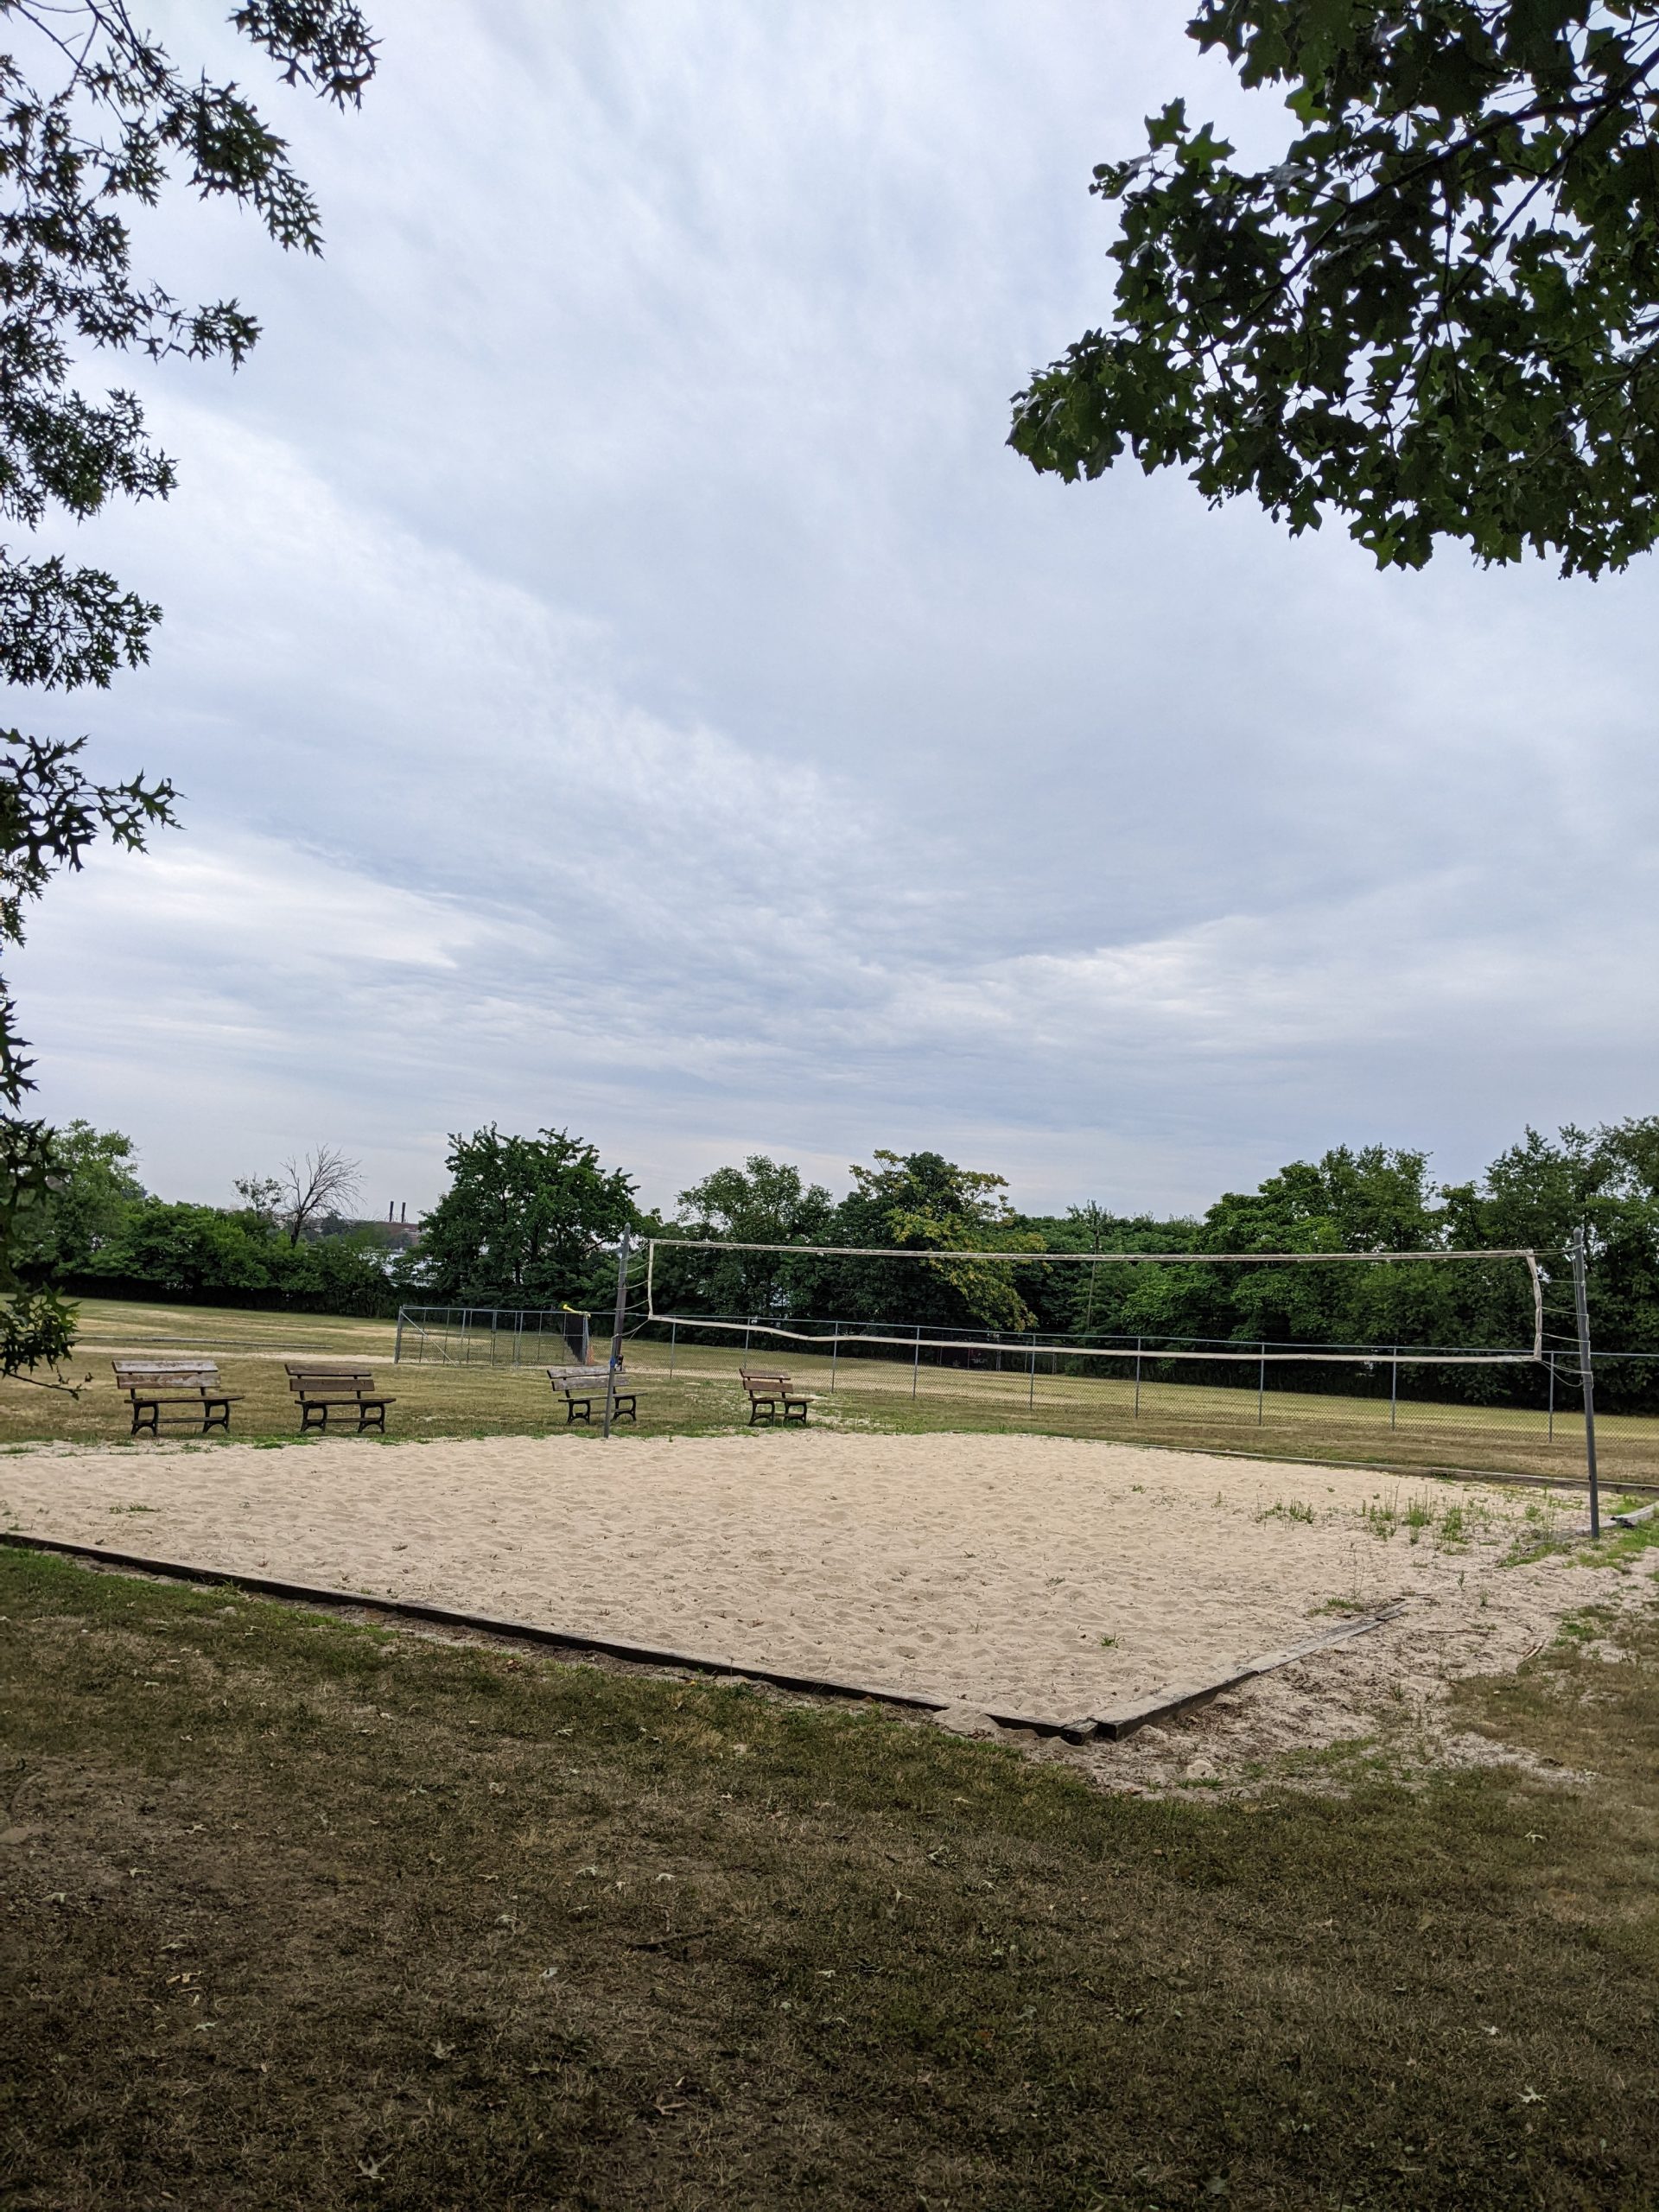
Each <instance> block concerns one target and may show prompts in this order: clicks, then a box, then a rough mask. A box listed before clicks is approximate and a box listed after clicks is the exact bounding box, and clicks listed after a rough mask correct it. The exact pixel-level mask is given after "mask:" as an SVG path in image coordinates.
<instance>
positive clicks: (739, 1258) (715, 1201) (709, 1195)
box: [658, 1152, 835, 1315]
mask: <svg viewBox="0 0 1659 2212" xmlns="http://www.w3.org/2000/svg"><path fill="white" fill-rule="evenodd" d="M834 1211H835V1201H834V1200H833V1199H832V1198H831V1197H830V1196H829V1192H828V1191H826V1190H825V1189H824V1188H823V1185H822V1184H819V1183H808V1182H806V1181H805V1180H804V1178H803V1177H802V1174H801V1171H800V1169H799V1168H798V1167H795V1166H791V1165H790V1163H789V1162H788V1161H787V1160H769V1159H768V1158H767V1157H766V1154H765V1153H761V1152H752V1153H751V1154H749V1156H748V1158H747V1160H745V1161H744V1163H743V1165H742V1166H741V1167H716V1168H715V1171H714V1173H712V1174H710V1175H705V1176H704V1177H703V1178H702V1181H701V1182H699V1183H694V1184H693V1185H691V1187H690V1190H688V1191H682V1192H680V1198H679V1210H678V1215H677V1226H678V1227H679V1228H680V1229H681V1230H683V1233H684V1234H685V1235H686V1236H689V1237H700V1236H721V1237H729V1238H730V1239H732V1241H733V1242H734V1243H743V1244H813V1243H820V1242H822V1240H823V1237H824V1236H827V1235H828V1233H829V1224H830V1220H831V1217H833V1215H834ZM664 1262H666V1268H665V1270H664V1274H665V1287H667V1288H668V1289H669V1291H670V1294H671V1295H672V1296H673V1298H674V1299H675V1300H677V1301H678V1300H685V1299H690V1300H695V1301H696V1306H697V1308H698V1310H699V1311H701V1312H704V1313H752V1314H756V1315H760V1314H765V1313H786V1312H787V1311H788V1310H789V1306H790V1303H791V1300H790V1288H791V1274H790V1263H789V1262H787V1261H786V1260H785V1259H784V1258H783V1257H782V1256H781V1255H778V1254H775V1253H770V1252H731V1253H723V1252H690V1251H688V1252H683V1253H677V1252H673V1251H668V1252H659V1253H658V1266H659V1267H663V1266H664Z"/></svg>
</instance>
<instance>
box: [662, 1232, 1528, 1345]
mask: <svg viewBox="0 0 1659 2212" xmlns="http://www.w3.org/2000/svg"><path fill="white" fill-rule="evenodd" d="M659 1243H661V1244H664V1245H666V1246H667V1248H668V1249H669V1250H670V1251H671V1252H772V1253H778V1254H780V1255H789V1256H791V1257H793V1258H795V1259H798V1260H812V1259H818V1260H919V1261H925V1262H931V1263H932V1265H933V1266H934V1267H936V1268H948V1267H951V1266H956V1265H961V1264H963V1263H964V1262H969V1261H987V1260H989V1261H995V1262H997V1263H998V1264H999V1265H1001V1266H1003V1267H1020V1266H1027V1267H1030V1266H1044V1267H1053V1266H1062V1267H1065V1266H1070V1267H1083V1268H1104V1267H1129V1268H1143V1267H1158V1266H1164V1267H1229V1268H1241V1267H1242V1268H1284V1267H1336V1266H1341V1265H1344V1264H1346V1265H1348V1266H1354V1265H1356V1264H1357V1265H1369V1266H1371V1267H1401V1266H1407V1265H1416V1264H1418V1263H1420V1262H1429V1263H1431V1264H1433V1263H1441V1264H1443V1263H1445V1262H1451V1261H1458V1260H1465V1261H1466V1260H1520V1261H1522V1262H1524V1263H1525V1266H1526V1269H1527V1274H1528V1276H1529V1280H1530V1281H1531V1284H1532V1349H1531V1351H1458V1352H1416V1353H1413V1352H1410V1351H1407V1350H1406V1348H1405V1347H1404V1346H1383V1345H1378V1346H1376V1347H1375V1348H1374V1349H1370V1350H1364V1351H1327V1350H1325V1348H1324V1347H1323V1346H1320V1345H1317V1344H1310V1345H1308V1346H1307V1347H1306V1350H1298V1351H1263V1350H1262V1347H1261V1346H1260V1345H1255V1344H1251V1345H1246V1344H1241V1345H1240V1347H1239V1349H1238V1350H1237V1351H1227V1350H1225V1349H1224V1348H1218V1349H1216V1350H1212V1351H1150V1350H1149V1351H1147V1352H1145V1354H1144V1355H1143V1356H1144V1357H1147V1358H1150V1359H1195V1360H1227V1359H1234V1360H1249V1361H1251V1362H1252V1363H1258V1362H1260V1361H1262V1360H1266V1361H1267V1363H1268V1364H1269V1365H1272V1364H1274V1363H1278V1362H1286V1363H1288V1362H1292V1361H1295V1362H1306V1361H1307V1360H1310V1359H1329V1360H1344V1361H1347V1362H1349V1363H1352V1364H1355V1365H1360V1364H1364V1365H1374V1364H1375V1363H1376V1362H1377V1361H1379V1360H1381V1361H1383V1362H1384V1363H1386V1362H1388V1361H1389V1360H1394V1361H1395V1362H1400V1361H1402V1356H1403V1363H1405V1364H1408V1365H1411V1366H1428V1365H1433V1366H1435V1367H1490V1366H1505V1365H1507V1366H1515V1365H1517V1364H1519V1363H1537V1362H1541V1361H1542V1359H1543V1357H1544V1283H1543V1277H1542V1275H1541V1274H1540V1273H1539V1269H1538V1255H1537V1253H1536V1252H1535V1250H1533V1249H1531V1248H1530V1247H1528V1246H1516V1247H1513V1248H1510V1247H1506V1248H1503V1249H1486V1250H1484V1251H1472V1252H1463V1251H1455V1252H1453V1251H1428V1252H936V1251H920V1250H918V1249H916V1248H915V1247H914V1246H909V1245H880V1244H875V1245H860V1244H739V1243H728V1242H727V1241H726V1239H725V1238H723V1237H718V1236H704V1237H697V1236H664V1237H656V1236H651V1237H647V1238H646V1240H645V1319H646V1320H648V1321H675V1322H678V1323H679V1324H680V1325H682V1326H683V1327H685V1328H696V1329H724V1330H727V1331H728V1332H735V1331H737V1330H742V1331H744V1332H749V1331H751V1330H752V1331H753V1332H756V1333H757V1334H759V1335H761V1336H767V1337H778V1338H783V1339H785V1341H787V1342H789V1343H791V1344H823V1343H826V1342H828V1339H827V1338H824V1337H822V1336H814V1335H812V1334H810V1332H808V1331H806V1330H804V1329H791V1328H789V1327H787V1326H786V1325H785V1324H784V1323H782V1322H779V1321H761V1320H758V1319H749V1320H742V1321H734V1320H721V1319H712V1318H709V1317H707V1316H705V1315H702V1314H698V1313H659V1312H658V1307H657V1299H656V1274H655V1271H656V1263H657V1247H658V1244H659ZM1007 1334H1008V1335H1018V1334H1020V1332H1017V1331H1009V1332H1007ZM836 1338H837V1341H838V1342H840V1343H842V1344H899V1345H902V1346H903V1347H904V1348H905V1349H906V1351H909V1350H912V1348H913V1347H914V1346H915V1345H917V1344H922V1345H924V1346H925V1347H926V1348H927V1349H929V1350H935V1351H973V1350H983V1351H1012V1350H1013V1349H1014V1347H1013V1346H1012V1345H1011V1344H1008V1343H1007V1342H1006V1341H1001V1342H998V1341H994V1340H993V1339H991V1338H986V1339H985V1341H984V1342H983V1344H979V1343H978V1342H977V1340H975V1341H971V1342H968V1341H964V1340H963V1338H961V1337H959V1336H957V1337H925V1336H920V1335H918V1333H917V1332H913V1331H912V1332H911V1333H910V1334H908V1335H906V1336H902V1337H896V1336H888V1335H885V1334H881V1333H878V1332H876V1331H874V1329H872V1330H865V1331H854V1330H849V1329H846V1328H842V1327H838V1328H837V1331H836ZM1038 1349H1039V1350H1040V1351H1057V1352H1062V1353H1064V1355H1065V1357H1066V1358H1068V1359H1124V1358H1133V1357H1136V1354H1135V1351H1134V1349H1133V1348H1132V1347H1130V1346H1129V1345H1128V1344H1127V1342H1125V1343H1122V1344H1113V1345H1096V1344H1044V1345H1040V1346H1039V1347H1038Z"/></svg>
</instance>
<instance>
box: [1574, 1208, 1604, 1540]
mask: <svg viewBox="0 0 1659 2212" xmlns="http://www.w3.org/2000/svg"><path fill="white" fill-rule="evenodd" d="M1584 1275H1585V1268H1584V1224H1583V1223H1582V1222H1580V1224H1579V1225H1578V1227H1577V1228H1576V1229H1575V1230H1573V1305H1574V1306H1576V1307H1577V1308H1578V1316H1579V1372H1580V1375H1581V1376H1583V1377H1584V1459H1585V1466H1586V1470H1587V1471H1588V1473H1589V1477H1590V1534H1591V1535H1592V1537H1596V1536H1599V1535H1600V1534H1601V1489H1600V1485H1599V1483H1598V1481H1597V1479H1596V1370H1595V1364H1594V1363H1595V1354H1594V1353H1593V1352H1592V1351H1591V1349H1590V1298H1589V1293H1588V1290H1587V1289H1586V1284H1585V1279H1584Z"/></svg>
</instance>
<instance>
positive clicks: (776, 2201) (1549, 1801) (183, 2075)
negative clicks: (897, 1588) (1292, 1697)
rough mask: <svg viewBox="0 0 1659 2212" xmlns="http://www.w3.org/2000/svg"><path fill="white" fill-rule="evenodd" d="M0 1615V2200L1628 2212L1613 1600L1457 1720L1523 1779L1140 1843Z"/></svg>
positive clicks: (1378, 1791) (392, 1670)
mask: <svg viewBox="0 0 1659 2212" xmlns="http://www.w3.org/2000/svg"><path fill="white" fill-rule="evenodd" d="M1623 1548H1624V1553H1625V1554H1626V1555H1625V1557H1624V1560H1623V1564H1624V1565H1625V1566H1626V1567H1629V1568H1630V1569H1632V1570H1639V1569H1640V1568H1641V1567H1643V1566H1645V1564H1646V1562H1645V1560H1643V1558H1642V1557H1641V1556H1640V1554H1639V1553H1637V1550H1636V1540H1624V1543H1623ZM0 1616H3V1619H0V1669H3V1684H0V1694H3V1699H4V1709H5V1712H6V1716H7V1719H6V1739H5V1749H4V1752H3V1775H4V1784H5V1790H6V1797H7V1803H6V1806H5V1808H4V1810H3V1814H0V1820H3V1823H4V1825H3V1828H0V1878H3V1883H4V1887H5V1901H4V1909H5V1914H6V1920H5V1927H6V1939H5V1967H6V1981H7V1986H6V1993H5V2001H4V2005H3V2012H0V2037H3V2045H0V2101H3V2120H4V2125H3V2128H0V2140H3V2146H4V2147H3V2153H0V2156H3V2160H4V2164H3V2167H0V2202H4V2203H6V2204H7V2205H15V2206H17V2207H20V2208H21V2207H28V2208H31V2212H45V2209H46V2208H54V2209H55V2208H66V2212H68V2209H69V2208H73V2212H84V2208H86V2207H89V2206H110V2207H116V2206H120V2207H123V2208H127V2207H133V2208H137V2207H145V2208H148V2207H152V2206H154V2207H160V2206H163V2205H169V2204H177V2205H187V2206H196V2207H203V2208H209V2207H211V2208H214V2212H219V2208H237V2207H284V2208H286V2207H295V2208H299V2207H307V2208H311V2207H333V2206H337V2205H351V2206H359V2205H360V2206H376V2207H383V2208H407V2212H414V2209H415V2208H423V2212H426V2209H428V2208H430V2212H436V2209H437V2208H440V2207H442V2208H453V2207H473V2206H483V2205H488V2206H490V2207H493V2208H496V2207H499V2208H520V2207H522V2208H531V2207H535V2208H552V2207H557V2208H564V2207H572V2208H577V2207H592V2208H595V2212H612V2208H619V2207H631V2206H639V2207H652V2208H658V2207H665V2208H666V2207H671V2208H676V2212H702V2208H708V2212H715V2208H717V2207H718V2208H721V2212H728V2209H729V2208H732V2207H749V2206H787V2207H794V2206H813V2207H823V2208H841V2207H851V2206H858V2207H869V2208H872V2212H909V2208H917V2212H921V2208H945V2207H950V2208H957V2212H960V2209H961V2208H969V2207H973V2208H985V2212H1012V2209H1013V2208H1027V2207H1029V2208H1032V2212H1062V2209H1065V2212H1071V2209H1072V2208H1075V2212H1084V2208H1104V2207H1118V2206H1124V2207H1149V2206H1163V2205H1187V2204H1208V2203H1212V2202H1224V2203H1229V2204H1232V2205H1235V2206H1241V2207H1242V2206H1252V2207H1254V2206H1261V2207H1268V2206H1272V2207H1280V2208H1282V2207H1300V2206H1306V2207H1309V2208H1313V2207H1319V2208H1332V2207H1336V2206H1347V2207H1362V2206H1383V2205H1402V2206H1423V2207H1442V2206H1445V2207H1450V2206H1457V2207H1459V2208H1471V2207H1481V2206H1491V2207H1502V2208H1504V2212H1509V2208H1512V2207H1515V2206H1519V2205H1527V2206H1547V2207H1554V2206H1573V2207H1580V2206H1582V2207H1592V2206H1593V2207H1629V2208H1631V2209H1632V2212H1635V2209H1636V2208H1639V2207H1648V2206H1651V2205H1653V2204H1654V2203H1655V2202H1659V2021H1656V2006H1659V1848H1656V1847H1659V1700H1656V1698H1655V1694H1654V1687H1655V1681H1656V1669H1659V1622H1656V1620H1655V1617H1654V1615H1653V1614H1652V1613H1649V1614H1648V1615H1646V1616H1645V1617H1644V1618H1645V1622H1646V1625H1645V1626H1643V1627H1642V1628H1641V1629H1640V1630H1638V1631H1637V1632H1636V1633H1635V1634H1634V1635H1633V1636H1632V1635H1630V1634H1629V1633H1628V1632H1622V1633H1624V1634H1625V1635H1626V1641H1625V1642H1624V1643H1623V1644H1622V1645H1621V1647H1620V1648H1619V1649H1617V1650H1610V1649H1608V1648H1607V1647H1606V1646H1605V1644H1603V1643H1600V1642H1599V1639H1598V1623H1597V1621H1596V1618H1595V1617H1594V1614H1593V1612H1592V1613H1591V1614H1589V1615H1586V1617H1584V1618H1580V1620H1579V1621H1578V1622H1576V1623H1574V1624H1569V1628H1568V1630H1567V1632H1566V1633H1565V1634H1564V1635H1563V1637H1561V1639H1560V1641H1559V1642H1558V1643H1556V1644H1555V1645H1554V1646H1552V1647H1551V1648H1550V1649H1548V1650H1545V1651H1542V1652H1541V1653H1539V1654H1538V1655H1537V1656H1536V1657H1535V1658H1534V1659H1533V1660H1531V1661H1529V1662H1528V1664H1527V1665H1526V1666H1525V1667H1524V1668H1523V1669H1522V1672H1521V1674H1520V1675H1518V1676H1512V1677H1509V1678H1505V1679H1503V1680H1502V1681H1493V1682H1485V1683H1474V1684H1471V1685H1465V1688H1463V1690H1462V1691H1461V1692H1459V1700H1460V1704H1461V1708H1462V1717H1463V1718H1464V1719H1466V1720H1467V1722H1468V1723H1469V1725H1470V1726H1471V1727H1473V1728H1476V1729H1480V1730H1485V1731H1488V1732H1492V1733H1494V1734H1495V1735H1496V1736H1497V1737H1499V1738H1502V1739H1503V1741H1505V1742H1507V1743H1509V1744H1511V1745H1523V1746H1526V1747H1528V1748H1529V1750H1530V1751H1531V1752H1532V1753H1534V1754H1535V1758H1536V1759H1537V1760H1538V1761H1544V1760H1548V1761H1549V1762H1553V1763H1554V1764H1550V1765H1548V1766H1545V1765H1543V1764H1532V1765H1530V1766H1527V1767H1518V1766H1516V1765H1513V1764H1511V1765H1499V1766H1494V1767H1491V1768H1489V1769H1482V1770H1463V1771H1460V1772H1459V1773H1456V1774H1446V1775H1440V1776H1433V1775H1429V1776H1424V1775H1423V1774H1421V1772H1415V1771H1411V1770H1405V1769H1402V1770H1401V1771H1400V1773H1399V1775H1398V1776H1397V1777H1395V1778H1391V1772H1392V1770H1391V1765H1390V1761H1391V1758H1393V1756H1394V1755H1393V1753H1392V1752H1391V1751H1390V1750H1389V1745H1387V1743H1386V1742H1383V1743H1379V1744H1378V1745H1373V1746H1372V1747H1370V1749H1369V1750H1366V1749H1363V1748H1362V1749H1360V1750H1358V1751H1351V1752H1348V1753H1346V1754H1344V1755H1342V1756H1339V1757H1337V1758H1325V1759H1319V1760H1307V1761H1303V1762H1300V1763H1298V1762H1292V1763H1291V1767H1290V1769H1289V1770H1287V1771H1285V1772H1282V1773H1274V1774H1266V1775H1262V1776H1260V1777H1257V1778H1256V1780H1255V1785H1254V1787H1253V1788H1252V1789H1251V1790H1250V1791H1249V1793H1248V1794H1245V1795H1229V1794H1227V1793H1224V1792H1213V1793H1211V1794H1209V1795H1207V1796H1205V1795H1200V1796H1196V1797H1188V1798H1185V1799H1183V1800H1181V1801H1179V1802H1178V1801H1176V1800H1173V1799H1169V1798H1165V1799H1161V1800H1158V1799H1145V1798H1137V1797H1131V1796H1113V1795H1111V1794H1109V1793H1107V1792H1105V1791H1103V1790H1101V1789H1098V1788H1096V1787H1095V1786H1093V1785H1091V1784H1090V1783H1088V1782H1087V1781H1085V1780H1084V1779H1083V1778H1082V1777H1080V1776H1078V1775H1077V1774H1075V1773H1073V1772H1071V1771H1070V1770H1067V1769H1066V1768H1065V1767H1064V1766H1063V1765H1058V1764H1044V1763H1040V1762H1039V1761H1037V1760H1034V1759H1033V1758H1027V1757H1024V1756H1021V1755H1020V1753H1019V1752H1017V1751H1014V1750H1012V1749H1010V1748H1008V1747H1007V1746H1004V1745H985V1744H982V1743H975V1742H963V1741H960V1740H957V1739H956V1738H951V1737H950V1736H948V1735H946V1734H945V1733H944V1732H943V1731H940V1730H938V1729H937V1728H934V1727H932V1726H925V1725H924V1726H916V1725H910V1724H906V1723H905V1722H902V1721H899V1720H897V1719H893V1718H891V1717H884V1716H882V1715H880V1714H878V1713H874V1712H873V1711H869V1710H866V1709H862V1708H857V1707H846V1708H834V1707H814V1706H810V1705H808V1704H804V1703H800V1702H792V1701H790V1700H784V1699H782V1698H777V1697H772V1696H770V1695H767V1694H762V1693H760V1692H756V1691H753V1690H746V1689H740V1688H724V1687H721V1686H719V1685H715V1684H709V1683H702V1682H696V1681H680V1680H676V1679H668V1678H660V1677H655V1676H649V1675H640V1674H629V1673H625V1672H621V1671H619V1670H614V1669H601V1668H600V1667H597V1666H591V1665H571V1664H560V1663H555V1662H551V1661H547V1660H543V1659H542V1658H540V1657H539V1656H521V1655H515V1654H512V1653H509V1652H506V1651H505V1650H502V1649H495V1648H489V1647H485V1646H474V1647H465V1646H458V1645H453V1644H445V1643H438V1642H435V1641H431V1640H428V1639H424V1638H422V1637H416V1636H414V1635H410V1634H396V1635H395V1634H391V1633H389V1632H385V1631H383V1630H372V1629H367V1628H356V1627H353V1626H350V1625H348V1624H342V1623H340V1622H339V1621H337V1620H331V1619H325V1618H321V1617H318V1616H315V1615H313V1614H308V1613H307V1612H305V1611H301V1610H299V1609H296V1608H288V1607H281V1606H277V1605H271V1604H265V1603H258V1602H251V1601H249V1600H248V1599H245V1598H238V1597H233V1596H232V1595H230V1594H228V1593H226V1592H215V1591H189V1590H181V1589H179V1588H176V1587H173V1586H166V1585H162V1584H159V1583H153V1582H145V1581H141V1580H134V1579H132V1578H130V1577H124V1576H121V1575H118V1574H114V1573H95V1572H93V1571H91V1570H88V1569H85V1568H81V1567H76V1566H73V1565H71V1564H68V1563H67V1562H63V1561H58V1560H48V1559H44V1558H41V1557H38V1556H35V1555H33V1554H27V1553H24V1552H21V1551H15V1550H5V1551H3V1552H0Z"/></svg>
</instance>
